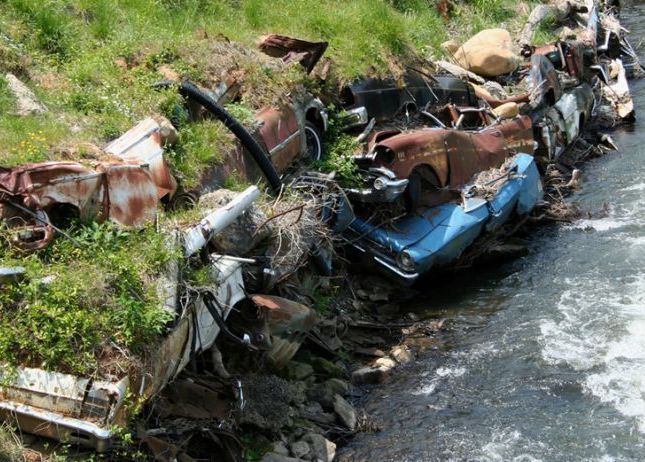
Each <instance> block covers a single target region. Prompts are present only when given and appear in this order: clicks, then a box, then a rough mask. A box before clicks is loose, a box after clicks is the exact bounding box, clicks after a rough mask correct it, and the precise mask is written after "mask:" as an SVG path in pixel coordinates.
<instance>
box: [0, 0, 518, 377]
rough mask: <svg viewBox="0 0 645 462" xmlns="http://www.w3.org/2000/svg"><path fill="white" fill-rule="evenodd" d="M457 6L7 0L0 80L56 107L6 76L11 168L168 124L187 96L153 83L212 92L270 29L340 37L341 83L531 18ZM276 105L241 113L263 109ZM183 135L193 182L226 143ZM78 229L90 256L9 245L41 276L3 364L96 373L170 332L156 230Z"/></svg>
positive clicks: (267, 82) (2, 107)
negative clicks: (108, 343)
mask: <svg viewBox="0 0 645 462" xmlns="http://www.w3.org/2000/svg"><path fill="white" fill-rule="evenodd" d="M457 5H458V6H457V8H456V9H455V10H454V11H453V13H452V15H453V19H452V21H451V22H449V23H446V22H445V21H444V20H443V19H441V18H440V17H439V16H438V14H437V12H436V9H435V3H434V1H430V0H389V1H388V0H352V1H343V2H340V1H336V0H227V1H225V0H219V1H208V0H71V1H62V0H4V1H3V2H2V8H0V30H1V31H3V32H2V33H0V70H2V71H3V72H2V75H4V73H5V72H13V73H15V74H17V75H18V76H19V77H20V78H21V79H22V80H23V81H25V82H26V83H27V84H28V85H29V86H30V87H31V88H33V89H34V91H35V92H36V93H37V94H38V96H39V97H40V98H42V100H43V101H44V102H45V104H46V105H47V106H48V107H49V108H50V111H49V112H48V113H47V114H45V115H42V116H29V117H17V116H15V115H12V110H13V105H14V101H13V100H12V97H11V96H10V94H9V92H8V90H7V88H6V82H5V81H4V80H3V79H2V78H1V77H0V138H2V140H3V143H2V144H0V165H3V166H11V165H15V164H19V163H23V162H29V161H41V160H45V159H60V158H72V159H83V158H86V157H88V158H91V154H90V153H91V150H87V151H86V150H85V149H84V148H83V146H82V144H80V143H82V142H91V143H95V144H99V145H100V144H103V143H105V142H106V141H108V140H110V139H112V138H114V137H116V136H118V135H119V134H120V133H122V132H123V131H125V130H127V129H128V128H130V127H131V126H132V124H133V123H135V122H136V121H137V120H140V119H141V118H143V117H145V116H148V115H149V114H151V113H155V112H158V113H165V114H168V115H169V113H170V112H171V111H172V108H173V107H174V103H175V102H176V101H177V99H176V95H175V94H174V93H173V92H172V91H167V92H165V93H164V92H161V93H160V92H158V91H156V90H153V89H151V87H150V86H151V84H152V83H153V82H155V81H157V80H158V79H160V78H162V77H163V73H162V72H161V71H162V70H163V68H164V67H166V68H168V67H169V68H171V69H172V70H173V71H175V72H177V73H178V74H179V75H180V76H186V77H190V78H192V79H195V80H197V81H200V82H204V83H212V82H213V79H215V78H217V77H218V75H217V72H218V69H213V67H212V66H211V64H212V62H211V60H210V58H211V57H212V56H213V55H212V53H213V49H214V48H213V47H215V48H217V47H220V48H221V46H222V43H223V42H222V38H221V36H222V35H223V36H225V37H228V38H229V39H231V40H234V41H239V42H241V43H242V44H245V45H247V46H253V44H254V43H255V41H256V40H257V38H258V36H260V35H261V34H264V33H269V32H276V33H282V34H288V35H293V36H297V37H300V38H305V39H309V40H328V41H329V42H330V47H329V50H328V52H327V56H329V57H330V58H331V59H332V60H333V62H334V67H333V68H334V73H335V78H336V79H337V80H347V79H351V78H354V77H356V76H359V75H363V74H367V73H370V74H375V73H376V74H389V73H391V72H396V71H397V70H398V69H400V68H401V64H400V63H401V62H404V61H405V60H406V59H409V58H410V57H412V56H419V55H423V56H428V55H437V54H439V51H438V45H439V44H440V43H441V42H442V41H444V40H445V39H446V38H448V37H450V38H462V39H463V38H465V37H467V36H468V35H470V34H471V33H473V32H475V31H477V30H479V29H482V28H485V27H491V26H496V25H499V24H504V21H506V22H509V21H510V20H512V19H514V20H518V19H520V18H519V17H518V14H517V11H518V10H517V9H516V7H517V5H516V2H513V1H512V0H474V1H463V2H461V3H458V4H457ZM524 13H525V14H526V13H528V9H525V11H524ZM225 48H226V47H225ZM254 59H255V58H253V56H251V58H249V59H248V60H247V62H246V63H242V67H244V66H246V68H245V69H244V70H245V71H246V73H247V79H248V80H249V81H250V83H251V85H250V86H253V85H254V84H255V86H263V87H264V88H270V87H271V85H276V86H280V85H284V84H285V83H290V82H300V83H303V82H304V83H305V84H306V83H307V82H306V80H305V78H304V76H303V75H302V72H301V71H300V70H299V68H297V67H296V68H292V69H290V70H287V71H285V73H284V75H280V76H277V75H276V72H275V70H274V69H273V68H272V67H271V65H270V64H268V63H265V62H264V61H262V59H261V58H257V59H258V61H254ZM256 62H257V63H260V64H258V65H256ZM250 94H253V93H252V92H251V93H250ZM264 96H265V95H261V94H260V95H258V94H255V95H254V96H253V98H251V97H249V100H246V101H243V102H242V104H243V105H247V106H253V105H254V104H256V103H257V102H258V101H257V99H260V100H261V99H262V98H263V97H264ZM242 109H244V108H242ZM180 134H181V142H180V145H179V146H178V147H177V148H176V149H175V150H174V151H173V152H171V153H170V160H171V162H172V164H173V165H174V167H175V168H176V174H177V175H178V176H179V177H180V178H181V179H183V180H184V181H188V182H190V180H191V179H192V180H194V178H195V177H196V176H197V173H198V171H199V170H200V169H201V168H203V167H204V166H206V165H208V164H209V163H213V162H217V161H219V159H220V157H219V156H220V154H219V153H218V150H217V149H218V146H219V145H221V144H222V143H224V142H225V139H226V135H225V134H224V133H223V131H222V128H221V126H220V125H219V124H216V123H214V122H203V123H202V124H197V125H193V126H191V127H187V128H185V129H184V130H183V131H182V132H181V133H180ZM0 231H1V229H0ZM73 233H74V235H75V236H76V238H77V240H81V241H82V242H83V248H82V249H80V250H79V249H74V248H73V247H71V245H70V243H69V242H68V241H66V240H64V239H62V238H59V239H58V240H57V241H56V243H55V245H54V246H52V248H50V249H48V250H47V251H46V252H41V253H39V254H38V255H34V256H30V257H28V258H24V257H22V256H20V255H16V254H12V253H11V251H10V250H9V249H10V247H9V246H7V245H3V243H2V240H1V239H0V264H10V265H11V264H21V265H22V266H25V267H26V268H27V270H28V274H29V277H30V281H31V282H29V283H26V284H25V285H22V286H19V287H17V289H14V290H6V291H4V292H2V293H0V358H3V360H10V361H13V362H22V363H24V362H27V363H29V364H32V365H40V366H44V367H48V368H58V369H62V370H65V371H70V372H79V373H88V372H92V371H93V370H95V368H96V365H97V363H96V358H95V355H96V352H97V351H98V350H97V345H98V344H99V343H100V342H101V340H102V339H104V338H106V337H109V338H111V340H112V341H115V342H117V343H118V344H119V345H121V346H122V347H125V348H130V349H132V348H134V349H136V345H137V344H138V343H141V341H143V340H145V339H147V338H150V335H153V334H154V333H155V332H157V331H158V330H159V329H160V327H161V325H162V324H163V322H164V320H165V318H164V316H163V313H162V312H161V311H160V310H159V309H158V308H157V300H156V297H155V296H154V293H153V291H152V289H151V286H150V275H152V274H154V273H155V271H158V270H159V269H160V267H161V266H162V264H163V262H164V261H165V260H166V259H167V258H168V255H167V252H166V251H164V250H163V249H161V248H160V244H159V242H160V241H159V238H158V236H157V235H156V234H155V232H154V230H146V231H144V232H143V237H142V236H141V235H140V234H138V233H134V232H133V233H131V234H130V235H118V236H117V235H115V234H114V233H115V232H114V230H113V229H111V227H109V226H107V225H104V226H100V227H89V228H88V227H77V228H76V229H75V230H74V231H73ZM0 237H2V233H1V232H0ZM133 256H134V258H133ZM51 274H56V275H57V278H56V279H55V280H54V282H52V283H51V284H49V285H46V286H44V285H42V284H40V283H39V282H38V280H39V279H41V278H43V277H45V276H47V275H51ZM124 281H125V282H124ZM16 325H18V326H20V327H22V329H14V327H15V326H16ZM34 337H35V338H37V339H38V340H39V341H38V342H37V344H36V343H34V342H33V341H32V340H33V338H34Z"/></svg>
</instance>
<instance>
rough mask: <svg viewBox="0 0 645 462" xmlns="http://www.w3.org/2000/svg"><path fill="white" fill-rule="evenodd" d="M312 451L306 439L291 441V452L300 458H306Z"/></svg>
mask: <svg viewBox="0 0 645 462" xmlns="http://www.w3.org/2000/svg"><path fill="white" fill-rule="evenodd" d="M310 452H311V448H310V447H309V445H308V444H307V443H306V442H305V441H296V442H295V443H291V454H293V455H294V456H295V457H298V458H300V459H305V458H307V456H308V455H309V453H310Z"/></svg>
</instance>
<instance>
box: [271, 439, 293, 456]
mask: <svg viewBox="0 0 645 462" xmlns="http://www.w3.org/2000/svg"><path fill="white" fill-rule="evenodd" d="M271 452H273V453H275V454H280V455H281V456H288V455H289V449H288V448H287V446H286V445H285V444H284V443H283V442H282V441H274V442H273V451H271Z"/></svg>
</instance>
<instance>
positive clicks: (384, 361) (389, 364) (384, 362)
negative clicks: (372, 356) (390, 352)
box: [374, 356, 396, 370]
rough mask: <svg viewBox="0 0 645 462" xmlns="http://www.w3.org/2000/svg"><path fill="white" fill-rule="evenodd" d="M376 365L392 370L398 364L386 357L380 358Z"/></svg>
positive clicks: (375, 362)
mask: <svg viewBox="0 0 645 462" xmlns="http://www.w3.org/2000/svg"><path fill="white" fill-rule="evenodd" d="M374 365H375V366H379V367H382V368H384V369H387V370H389V369H392V368H393V367H394V366H396V362H394V360H393V359H392V358H388V357H387V356H386V357H384V358H379V359H377V360H376V361H374Z"/></svg>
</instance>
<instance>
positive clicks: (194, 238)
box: [184, 186, 260, 257]
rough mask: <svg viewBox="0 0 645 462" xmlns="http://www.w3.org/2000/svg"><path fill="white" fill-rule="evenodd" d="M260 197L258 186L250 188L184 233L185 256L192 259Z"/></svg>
mask: <svg viewBox="0 0 645 462" xmlns="http://www.w3.org/2000/svg"><path fill="white" fill-rule="evenodd" d="M259 196H260V190H259V189H258V187H257V186H249V187H248V188H246V189H245V190H244V191H243V192H241V193H240V194H238V195H237V196H236V197H235V199H233V200H232V201H231V202H229V203H228V204H226V205H225V206H224V207H222V208H219V209H217V210H215V211H213V212H211V213H209V214H208V215H206V216H205V217H204V218H203V219H202V221H200V222H199V224H198V225H197V226H195V227H193V228H190V229H189V230H188V231H186V232H185V233H184V255H185V256H186V257H190V256H191V255H193V254H194V253H195V252H197V251H199V250H200V249H201V248H203V247H204V246H205V245H206V243H207V242H208V241H209V240H210V239H211V238H212V237H213V236H214V235H215V234H217V233H220V232H222V231H223V230H224V229H226V227H227V226H229V225H230V224H231V223H233V222H234V221H235V219H236V218H237V217H239V216H240V215H241V214H242V213H243V212H244V211H245V210H246V209H248V208H249V207H250V206H251V204H252V203H253V202H254V201H255V200H256V199H257V198H258V197H259Z"/></svg>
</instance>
